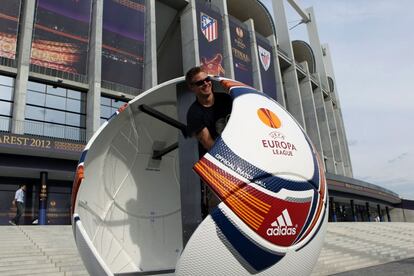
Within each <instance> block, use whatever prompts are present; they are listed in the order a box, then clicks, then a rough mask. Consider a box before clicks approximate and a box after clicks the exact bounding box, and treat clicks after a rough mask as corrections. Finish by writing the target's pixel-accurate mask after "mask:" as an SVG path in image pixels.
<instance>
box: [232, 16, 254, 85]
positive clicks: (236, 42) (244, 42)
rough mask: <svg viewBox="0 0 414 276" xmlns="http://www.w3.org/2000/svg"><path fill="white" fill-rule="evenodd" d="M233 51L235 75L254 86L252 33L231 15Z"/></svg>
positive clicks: (237, 78) (236, 77)
mask: <svg viewBox="0 0 414 276" xmlns="http://www.w3.org/2000/svg"><path fill="white" fill-rule="evenodd" d="M229 26H230V39H231V52H232V54H233V67H234V77H235V79H236V80H238V81H241V82H243V83H245V84H247V85H250V86H253V68H252V54H251V47H250V33H249V30H248V29H247V28H246V26H245V25H244V24H243V23H241V22H240V21H238V20H237V19H235V18H232V17H229Z"/></svg>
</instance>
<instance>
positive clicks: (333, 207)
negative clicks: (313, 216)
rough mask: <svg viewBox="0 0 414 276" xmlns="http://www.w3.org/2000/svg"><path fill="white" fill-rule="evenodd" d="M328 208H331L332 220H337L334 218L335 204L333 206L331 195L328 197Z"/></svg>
mask: <svg viewBox="0 0 414 276" xmlns="http://www.w3.org/2000/svg"><path fill="white" fill-rule="evenodd" d="M329 208H330V209H331V214H332V218H331V219H332V222H337V218H336V206H335V201H334V198H333V197H330V198H329Z"/></svg>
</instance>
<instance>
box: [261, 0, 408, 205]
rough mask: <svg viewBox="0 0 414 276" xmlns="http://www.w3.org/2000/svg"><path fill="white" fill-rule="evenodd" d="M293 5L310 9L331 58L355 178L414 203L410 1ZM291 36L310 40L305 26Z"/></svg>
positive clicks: (319, 0) (306, 0) (328, 0)
mask: <svg viewBox="0 0 414 276" xmlns="http://www.w3.org/2000/svg"><path fill="white" fill-rule="evenodd" d="M263 2H271V1H270V0H264V1H263ZM297 2H298V3H299V5H300V6H301V7H302V8H304V9H305V8H308V7H311V6H312V7H313V8H314V13H315V16H316V22H317V25H318V31H319V37H320V40H321V42H322V44H324V43H327V44H328V45H329V49H330V51H331V57H332V62H333V67H334V71H335V79H336V84H337V92H338V94H339V99H340V102H341V107H342V114H343V117H344V123H345V129H346V133H347V138H348V143H349V149H350V154H351V161H352V167H353V172H354V178H356V179H360V180H364V181H367V182H370V183H372V184H376V185H379V186H382V187H384V188H388V189H390V190H392V191H394V192H396V193H398V194H399V195H400V196H401V197H403V198H408V199H414V126H413V125H412V124H413V123H412V122H411V121H412V120H414V89H413V86H414V50H413V48H414V30H413V29H414V15H413V14H412V13H413V11H414V1H412V0H393V1H389V0H375V1H374V0H297ZM285 5H286V10H287V14H288V19H287V20H288V22H289V26H291V27H293V26H294V25H295V24H297V23H298V20H299V17H298V16H297V15H295V13H294V12H293V10H292V9H291V8H290V6H289V4H288V3H287V2H285ZM290 35H291V39H292V40H294V39H302V40H305V41H307V40H308V39H307V35H306V26H304V25H303V24H302V25H299V26H297V27H295V28H293V29H292V30H291V33H290Z"/></svg>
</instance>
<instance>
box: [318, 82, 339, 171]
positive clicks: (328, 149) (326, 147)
mask: <svg viewBox="0 0 414 276" xmlns="http://www.w3.org/2000/svg"><path fill="white" fill-rule="evenodd" d="M315 77H317V79H319V75H318V74H315ZM313 98H314V102H315V110H316V116H317V118H318V126H319V134H320V138H321V143H322V152H323V160H324V162H325V168H326V171H327V172H329V173H333V174H336V168H335V157H334V152H333V150H332V140H331V135H330V132H329V124H328V116H327V114H326V109H325V101H324V94H323V92H322V89H321V87H317V88H316V89H315V90H314V91H313Z"/></svg>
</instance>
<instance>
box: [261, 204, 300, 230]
mask: <svg viewBox="0 0 414 276" xmlns="http://www.w3.org/2000/svg"><path fill="white" fill-rule="evenodd" d="M271 226H273V227H269V228H267V231H266V234H267V235H268V236H292V235H296V227H293V224H292V220H291V219H290V215H289V212H288V210H287V209H285V210H283V212H282V214H281V215H280V216H278V217H277V219H276V220H275V221H274V222H272V224H271Z"/></svg>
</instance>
